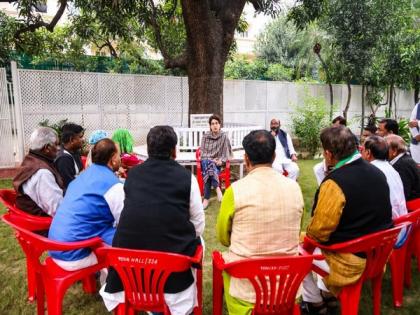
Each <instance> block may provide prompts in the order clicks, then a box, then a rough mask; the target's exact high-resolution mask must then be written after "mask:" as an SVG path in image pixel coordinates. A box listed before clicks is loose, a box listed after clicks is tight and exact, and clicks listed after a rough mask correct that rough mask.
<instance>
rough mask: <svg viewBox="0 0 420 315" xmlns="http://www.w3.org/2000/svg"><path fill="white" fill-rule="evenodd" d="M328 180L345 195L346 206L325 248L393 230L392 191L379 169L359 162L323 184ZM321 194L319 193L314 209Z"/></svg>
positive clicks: (338, 171) (345, 166) (329, 176)
mask: <svg viewBox="0 0 420 315" xmlns="http://www.w3.org/2000/svg"><path fill="white" fill-rule="evenodd" d="M328 179H331V180H333V181H334V182H335V183H336V184H337V185H338V186H339V187H340V189H341V190H342V191H343V193H344V196H345V199H346V204H345V206H344V209H343V212H342V215H341V218H340V222H339V224H338V226H337V228H336V230H335V231H334V232H333V233H332V234H331V235H330V238H329V240H328V242H326V244H335V243H341V242H345V241H348V240H351V239H354V238H357V237H360V236H363V235H366V234H369V233H373V232H377V231H380V230H384V229H387V228H390V227H392V225H393V223H392V207H391V202H390V198H389V187H388V184H387V181H386V177H385V175H384V174H383V173H382V171H381V170H380V169H379V168H377V167H375V166H373V165H371V164H370V163H368V162H366V161H365V160H363V159H361V158H359V159H357V160H355V161H354V162H351V163H349V164H346V165H344V166H342V167H340V168H338V169H336V170H334V171H333V172H331V173H330V174H329V175H328V176H327V177H326V178H325V179H324V181H326V180H328ZM321 185H322V184H321ZM318 193H319V189H318V191H317V193H316V195H315V201H314V207H316V204H317V201H318Z"/></svg>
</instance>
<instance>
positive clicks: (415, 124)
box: [409, 103, 420, 164]
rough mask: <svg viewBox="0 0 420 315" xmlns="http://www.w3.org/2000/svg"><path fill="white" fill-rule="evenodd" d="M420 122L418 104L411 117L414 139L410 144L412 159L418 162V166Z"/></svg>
mask: <svg viewBox="0 0 420 315" xmlns="http://www.w3.org/2000/svg"><path fill="white" fill-rule="evenodd" d="M419 120H420V103H417V104H416V106H414V108H413V111H412V112H411V116H410V123H409V126H410V132H411V136H412V137H413V140H412V141H411V144H410V152H411V157H412V158H413V160H414V161H416V163H417V164H420V128H419V127H420V126H419Z"/></svg>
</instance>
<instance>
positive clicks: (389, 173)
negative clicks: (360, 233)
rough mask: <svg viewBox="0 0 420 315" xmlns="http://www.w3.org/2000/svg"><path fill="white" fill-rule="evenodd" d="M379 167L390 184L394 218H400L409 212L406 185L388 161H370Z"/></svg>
mask: <svg viewBox="0 0 420 315" xmlns="http://www.w3.org/2000/svg"><path fill="white" fill-rule="evenodd" d="M370 163H371V164H372V165H375V166H376V167H377V168H379V169H380V170H381V171H382V173H384V175H385V177H386V181H387V183H388V186H389V193H390V195H389V197H390V201H391V205H392V218H393V219H395V218H398V217H399V216H402V215H404V214H407V206H406V202H405V196H404V186H403V183H402V181H401V177H400V175H399V174H398V172H397V171H396V170H395V169H394V168H393V167H392V166H391V164H389V163H388V162H387V161H382V160H373V161H372V162H370Z"/></svg>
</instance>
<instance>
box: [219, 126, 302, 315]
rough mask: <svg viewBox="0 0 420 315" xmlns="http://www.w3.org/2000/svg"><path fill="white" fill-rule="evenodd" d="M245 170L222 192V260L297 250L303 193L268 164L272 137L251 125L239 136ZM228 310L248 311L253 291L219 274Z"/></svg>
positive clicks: (243, 282)
mask: <svg viewBox="0 0 420 315" xmlns="http://www.w3.org/2000/svg"><path fill="white" fill-rule="evenodd" d="M242 145H243V147H244V149H245V165H246V168H247V170H248V175H247V176H246V177H245V178H243V179H241V180H239V181H237V182H235V183H233V184H232V186H231V187H229V188H228V189H227V190H226V192H225V195H224V196H223V200H222V204H221V207H220V213H219V216H218V219H217V237H218V239H219V241H220V242H221V243H222V244H223V245H225V246H229V250H228V251H227V252H225V253H224V254H223V258H224V259H225V261H226V262H227V263H229V262H232V261H236V260H241V259H245V258H257V257H267V256H283V255H297V253H298V243H299V232H300V221H301V217H302V210H303V197H302V192H301V190H300V187H299V185H298V184H297V183H296V182H295V181H294V180H292V179H289V178H286V177H284V176H283V175H281V174H280V173H279V172H278V171H276V170H275V169H273V168H272V163H273V161H274V159H275V150H276V142H275V139H274V137H273V136H272V135H271V134H270V132H268V131H266V130H255V131H252V132H250V133H249V134H248V135H247V136H246V137H245V138H244V140H243V142H242ZM223 277H224V286H225V299H226V304H227V307H228V310H229V314H241V315H245V314H251V312H252V309H253V303H255V292H254V288H253V287H252V285H251V284H250V283H249V282H248V281H247V280H240V279H236V278H232V279H230V277H229V276H228V275H227V274H224V275H223Z"/></svg>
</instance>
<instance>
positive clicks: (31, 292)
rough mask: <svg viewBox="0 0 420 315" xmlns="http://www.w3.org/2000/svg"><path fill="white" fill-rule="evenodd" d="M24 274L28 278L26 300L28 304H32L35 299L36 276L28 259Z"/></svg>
mask: <svg viewBox="0 0 420 315" xmlns="http://www.w3.org/2000/svg"><path fill="white" fill-rule="evenodd" d="M26 272H27V277H28V300H29V302H33V301H35V299H36V286H37V283H36V274H35V270H34V268H33V266H32V264H30V263H29V260H28V259H26Z"/></svg>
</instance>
